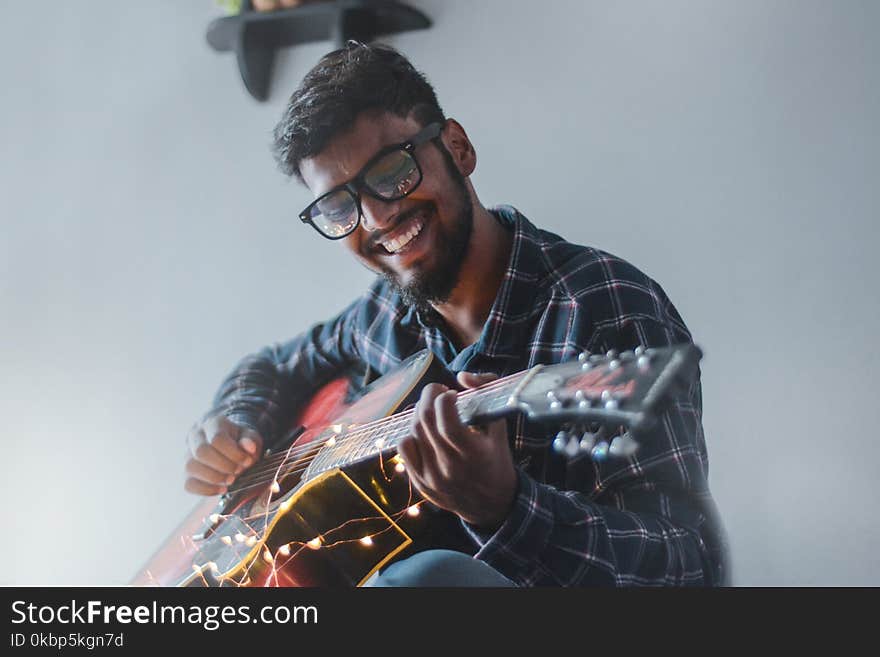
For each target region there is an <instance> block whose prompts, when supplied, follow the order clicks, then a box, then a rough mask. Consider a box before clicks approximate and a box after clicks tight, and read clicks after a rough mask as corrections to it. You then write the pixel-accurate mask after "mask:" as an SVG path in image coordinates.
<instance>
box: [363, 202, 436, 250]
mask: <svg viewBox="0 0 880 657" xmlns="http://www.w3.org/2000/svg"><path fill="white" fill-rule="evenodd" d="M433 207H434V203H432V202H431V201H425V202H423V203H419V204H418V205H416V206H413V207H411V208H410V209H409V210H404V211H403V212H400V213H398V214H397V216H396V217H394V219H395V221H394V225H393V226H392V227H391V228H389V229H388V230H383V231H382V232H381V233H380V234H378V235H373V236H372V237H371V238H370V241H369V247H370V248H371V249H375V248H380V245H379V242H381V241H382V240H384V239H385V238H386V237H387V236H388V235H390V234H391V233H393V232H394V231H395V230H397V229H398V228H399V227H400V225H401V224H403V223H405V222H407V221H409V220H410V219H412V218H413V217H414V216H415V215H417V214H421V213H423V212H424V213H426V214H427V213H428V212H430V210H431V208H433Z"/></svg>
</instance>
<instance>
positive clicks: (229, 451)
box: [208, 432, 254, 470]
mask: <svg viewBox="0 0 880 657" xmlns="http://www.w3.org/2000/svg"><path fill="white" fill-rule="evenodd" d="M208 444H210V445H211V447H213V448H214V449H216V450H217V451H218V452H220V453H221V454H222V455H223V456H225V457H226V458H227V459H229V460H230V461H232V462H233V463H236V464H237V465H238V466H239V469H240V470H241V469H244V468H246V467H247V466H249V465H251V464H252V463H253V462H254V456H253V455H251V454H249V453H248V452H247V451H245V450H244V449H242V447H241V446H240V445H239V444H238V441H237V440H234V439H233V438H231V437H230V436H229V434H228V433H225V432H224V433H216V434H214V435H213V436H211V435H210V434H208Z"/></svg>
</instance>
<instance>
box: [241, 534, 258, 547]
mask: <svg viewBox="0 0 880 657" xmlns="http://www.w3.org/2000/svg"><path fill="white" fill-rule="evenodd" d="M244 544H245V545H247V546H248V547H254V546H255V545H256V544H257V537H256V536H248V537H247V540H246V541H245V542H244Z"/></svg>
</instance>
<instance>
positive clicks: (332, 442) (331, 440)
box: [324, 436, 336, 447]
mask: <svg viewBox="0 0 880 657" xmlns="http://www.w3.org/2000/svg"><path fill="white" fill-rule="evenodd" d="M324 444H325V445H327V447H333V445H335V444H336V438H335V437H334V436H331V437H330V438H328V439H327V442H326V443H324Z"/></svg>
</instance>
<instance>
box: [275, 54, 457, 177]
mask: <svg viewBox="0 0 880 657" xmlns="http://www.w3.org/2000/svg"><path fill="white" fill-rule="evenodd" d="M366 111H381V112H389V113H391V114H394V115H396V116H400V117H403V118H405V117H407V116H410V115H412V116H413V118H415V120H416V121H418V122H419V123H420V124H421V125H423V126H424V125H427V124H428V123H431V122H432V121H443V120H444V115H443V110H442V109H441V108H440V104H439V103H438V102H437V96H436V94H435V93H434V88H433V87H432V86H431V84H430V83H429V82H428V80H427V79H426V78H425V76H424V75H422V74H421V73H419V72H418V71H417V70H416V69H415V68H414V67H413V65H412V64H411V63H410V62H409V60H408V59H407V58H406V57H404V56H403V55H402V54H401V53H400V52H398V51H397V50H395V49H394V48H392V47H391V46H386V45H381V44H363V43H360V42H357V41H349V42H348V43H347V44H345V46H344V47H343V48H340V49H338V50H334V51H333V52H331V53H328V54H326V55H324V56H323V57H322V58H321V60H320V61H319V62H318V63H317V64H316V65H315V67H314V68H313V69H312V70H311V71H309V72H308V73H307V74H306V76H305V78H303V81H302V83H300V85H299V87H298V88H297V90H296V91H294V92H293V95H292V96H291V97H290V101H288V103H287V108H286V109H285V111H284V116H283V117H282V118H281V121H279V122H278V125H277V126H275V132H274V136H275V141H274V145H273V149H272V150H273V154H274V155H275V160H276V161H277V162H278V168H279V169H281V171H282V172H284V173H285V174H286V175H288V176H294V175H295V176H296V177H297V178H299V179H300V181H302V176H301V175H300V171H299V164H300V162H301V161H302V160H303V159H305V158H307V157H311V156H313V155H317V154H318V153H320V152H321V151H322V150H323V149H324V148H325V147H326V146H327V144H328V143H329V142H330V141H331V140H332V139H333V138H334V137H335V136H336V135H338V134H339V133H341V132H344V131H345V130H346V129H348V128H350V127H351V126H352V124H353V123H354V121H355V119H356V118H357V116H358V115H359V114H361V113H363V112H366Z"/></svg>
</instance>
